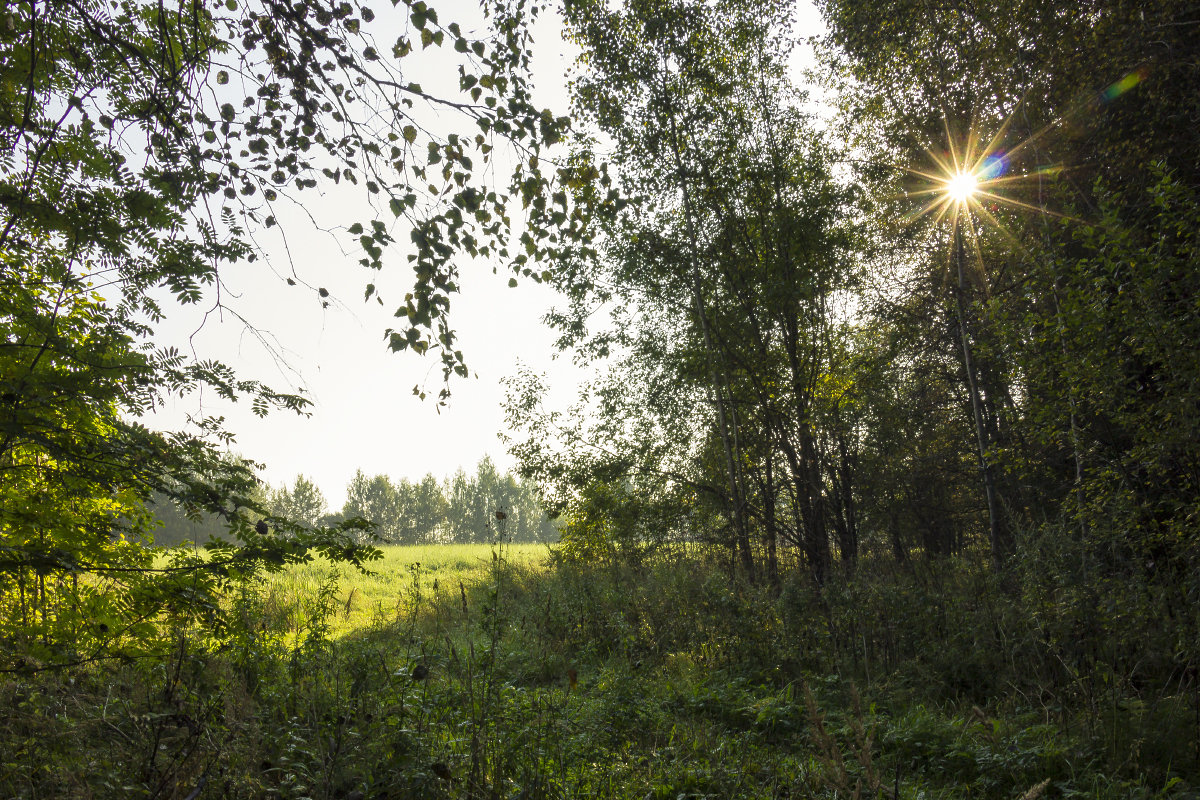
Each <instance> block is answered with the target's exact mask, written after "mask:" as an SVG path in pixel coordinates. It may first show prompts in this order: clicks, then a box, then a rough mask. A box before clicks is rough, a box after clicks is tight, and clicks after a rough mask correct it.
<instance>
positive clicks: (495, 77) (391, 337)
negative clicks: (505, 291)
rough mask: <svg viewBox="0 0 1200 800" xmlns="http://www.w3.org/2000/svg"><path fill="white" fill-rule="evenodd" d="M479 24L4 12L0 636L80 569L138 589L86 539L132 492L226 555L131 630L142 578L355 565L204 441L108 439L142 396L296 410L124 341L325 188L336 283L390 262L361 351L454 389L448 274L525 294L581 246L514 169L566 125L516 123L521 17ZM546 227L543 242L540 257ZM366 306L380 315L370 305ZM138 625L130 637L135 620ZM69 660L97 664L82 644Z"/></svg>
mask: <svg viewBox="0 0 1200 800" xmlns="http://www.w3.org/2000/svg"><path fill="white" fill-rule="evenodd" d="M485 13H486V15H487V17H488V20H489V21H490V23H491V27H490V28H488V29H487V30H486V31H485V32H484V33H482V34H480V35H468V34H467V33H465V32H464V29H463V27H462V26H461V25H460V24H459V23H457V22H453V21H449V20H442V19H440V18H439V15H438V13H437V11H436V10H435V9H434V8H432V7H430V6H429V5H428V4H427V3H426V2H424V1H423V0H411V1H408V0H406V2H404V3H403V4H399V6H398V8H397V10H395V11H391V10H388V11H386V12H383V11H381V12H380V13H379V15H378V16H377V15H376V12H375V11H374V10H372V9H371V8H370V7H369V6H367V5H365V4H356V5H352V4H350V3H332V2H325V1H324V0H322V1H321V2H313V3H299V4H297V3H288V2H279V1H278V0H260V1H259V2H242V3H238V2H233V1H232V0H231V1H230V2H228V3H223V4H208V3H202V2H200V1H199V0H176V2H172V3H154V2H141V1H140V0H133V1H132V2H127V3H121V4H118V5H117V6H109V5H104V6H100V5H96V4H92V3H83V2H74V0H68V2H63V3H55V4H53V5H46V4H44V3H38V2H19V3H15V4H10V5H9V6H7V7H6V8H5V11H4V16H3V20H2V21H0V87H2V88H0V142H3V143H4V153H5V156H4V157H2V158H0V287H2V288H3V292H0V294H2V295H3V301H0V302H3V314H0V319H3V327H2V333H3V337H4V338H3V341H2V342H0V347H2V352H0V359H2V367H3V369H2V370H0V381H2V382H3V383H2V385H0V397H2V398H3V410H2V412H0V413H2V416H3V425H4V429H3V438H2V439H0V464H2V465H3V472H2V473H0V474H2V475H3V477H0V493H2V494H3V495H4V497H5V499H6V501H11V502H6V505H5V509H6V512H5V516H4V517H3V519H2V520H0V521H2V523H3V531H2V532H3V536H4V540H3V541H4V544H3V548H4V549H3V551H2V552H3V559H2V561H0V572H2V573H3V575H2V577H3V581H4V582H5V593H4V597H5V598H6V599H5V601H4V611H5V614H6V615H8V616H6V619H9V620H12V619H16V617H13V616H12V614H13V613H17V611H19V612H20V615H22V616H21V617H20V618H21V619H22V620H25V621H27V619H28V614H27V613H26V612H27V611H28V605H27V604H24V603H22V604H18V606H20V607H19V608H18V607H17V606H13V605H11V604H10V603H9V600H8V598H11V597H13V596H14V595H13V594H11V593H10V592H9V591H8V589H9V588H10V585H19V586H21V587H26V586H28V585H29V582H30V581H31V580H34V579H35V578H36V583H37V584H38V586H39V587H40V588H39V593H40V594H39V597H43V596H44V597H46V598H49V589H46V591H45V592H43V591H42V589H43V588H45V587H51V586H59V587H61V586H62V585H65V584H64V581H66V578H67V577H68V576H71V575H78V574H80V573H87V572H92V571H98V570H104V569H112V568H116V567H113V566H112V565H110V564H108V563H107V562H106V559H109V558H116V557H118V556H119V557H120V558H127V559H128V563H126V564H125V565H124V566H121V567H120V569H129V570H134V572H129V573H128V574H130V575H140V574H149V573H142V572H138V571H137V570H144V569H146V568H147V567H146V563H145V555H144V554H143V553H141V552H140V551H139V550H137V548H135V547H117V546H116V545H115V544H114V545H113V546H112V547H111V548H110V547H109V544H106V543H114V542H116V541H118V540H119V539H120V537H122V536H124V535H125V534H137V533H138V532H139V531H140V530H141V528H142V527H144V524H143V520H144V515H143V514H142V513H141V512H140V511H139V510H138V509H139V508H140V507H141V506H143V505H144V504H145V503H146V502H148V501H150V500H151V498H156V497H165V498H167V499H168V500H169V501H171V502H175V503H177V504H179V505H181V506H182V507H184V508H187V509H188V510H189V512H188V513H189V514H190V513H193V511H194V512H195V513H201V512H207V513H210V514H215V515H217V516H219V517H221V518H222V519H224V520H225V522H226V523H227V524H228V526H229V531H230V533H231V534H232V535H233V536H234V537H235V539H236V540H238V541H239V542H240V544H239V545H236V546H235V545H233V544H231V543H229V542H228V541H222V542H216V543H214V544H213V545H211V547H210V558H209V559H208V560H207V561H204V560H200V559H198V560H196V561H195V562H193V563H191V564H190V565H189V566H188V567H187V569H186V570H184V569H180V570H179V571H177V572H175V573H169V574H167V575H163V576H161V577H163V586H164V587H165V588H164V589H163V592H160V593H157V594H155V593H152V592H148V591H143V590H144V589H145V587H142V588H141V589H139V592H141V594H139V597H143V598H145V597H151V596H153V597H155V598H157V599H156V600H154V601H153V602H151V607H157V608H166V607H169V606H170V592H169V589H170V581H169V580H167V578H168V577H169V576H170V575H182V574H185V573H186V572H187V571H188V570H191V571H207V572H206V574H207V577H206V580H208V581H209V584H208V585H209V586H210V588H213V590H214V591H216V590H219V588H220V586H221V585H223V584H224V583H226V582H228V581H231V580H237V579H240V578H241V577H244V576H245V575H247V574H250V573H252V572H253V571H255V570H256V569H261V568H264V567H266V568H278V567H279V566H281V565H282V564H283V563H284V562H286V561H289V560H303V559H305V558H308V557H309V556H308V551H309V550H310V549H312V548H314V547H315V548H318V549H321V550H322V551H323V552H325V553H326V554H327V555H330V556H333V557H338V558H347V559H349V560H351V561H353V562H355V563H361V561H362V559H364V558H368V557H369V556H370V552H369V551H367V550H363V549H362V548H358V547H356V546H355V545H354V543H353V541H352V540H353V538H354V536H355V535H356V533H355V529H354V526H353V525H352V524H343V525H339V526H335V527H333V528H318V529H312V530H309V529H307V527H306V526H307V525H308V524H310V523H315V522H316V520H315V519H308V520H306V521H305V522H304V523H299V522H298V521H291V522H289V521H287V520H283V519H274V518H272V519H267V520H263V519H262V516H263V515H264V514H266V512H267V509H266V508H264V507H263V505H262V504H261V502H260V500H258V499H256V496H255V492H254V491H252V490H253V489H254V487H255V485H256V481H255V479H254V477H253V475H252V472H251V469H250V468H249V466H247V465H244V464H232V463H229V462H227V461H223V460H222V459H221V458H219V456H218V450H217V448H218V446H219V445H222V444H225V443H227V442H228V440H229V436H228V435H227V434H226V433H224V432H223V431H222V430H221V428H220V421H219V420H202V421H201V422H200V425H199V428H198V429H197V430H195V431H192V432H191V433H190V434H169V435H167V434H157V433H153V432H150V431H147V430H146V429H145V428H144V427H142V426H140V425H139V424H137V422H136V421H135V420H136V419H137V417H138V415H139V414H140V413H142V412H144V411H145V410H147V409H149V408H151V407H153V406H154V405H155V404H157V403H159V402H161V400H162V398H163V397H164V396H166V395H168V394H186V393H188V392H191V391H194V390H196V389H198V388H200V387H202V386H207V387H211V388H212V389H213V390H215V391H216V392H217V393H218V394H220V395H221V396H224V397H229V398H238V397H244V398H248V399H249V402H251V403H252V405H253V408H254V410H255V411H256V412H257V413H260V414H265V413H267V412H268V411H269V410H271V409H285V410H292V411H299V412H302V411H303V410H304V408H305V406H306V404H307V401H306V400H305V399H303V398H301V397H298V396H294V395H287V394H281V393H278V392H275V391H273V390H271V389H270V388H269V387H266V386H264V385H262V384H261V383H259V382H257V381H254V380H244V379H240V378H239V377H237V376H236V375H235V374H234V373H233V371H232V370H230V369H229V368H228V367H227V366H225V365H223V364H221V363H217V362H212V361H201V362H196V361H189V360H188V359H187V358H186V357H185V356H183V355H182V354H180V353H178V352H176V351H173V350H169V349H162V348H160V349H155V348H153V347H151V346H149V345H148V344H146V343H147V342H149V341H151V339H152V333H153V330H152V328H153V325H154V324H155V323H157V322H159V321H160V320H161V319H162V318H163V316H164V315H165V314H168V313H170V308H169V307H168V306H167V305H166V304H164V302H163V298H164V296H170V297H171V298H173V300H174V301H175V302H178V303H184V304H194V303H199V302H202V301H207V302H211V303H214V304H215V305H220V304H221V297H222V295H221V290H222V282H221V281H222V270H223V269H224V268H226V267H228V266H230V265H234V264H237V263H239V262H241V261H244V260H253V259H255V258H257V257H260V255H261V254H260V253H259V252H258V251H257V249H256V247H255V245H254V235H255V233H256V232H257V231H259V230H264V229H267V228H272V227H275V226H276V225H278V224H279V220H280V219H282V211H281V209H283V208H284V207H286V206H287V205H288V204H289V203H291V204H293V205H294V206H296V207H298V208H301V209H303V206H304V202H303V199H304V197H305V195H304V194H303V193H304V192H310V191H311V190H312V189H314V188H315V187H317V186H318V185H325V186H329V185H333V184H340V183H348V184H350V185H352V186H356V187H359V189H360V191H362V193H363V195H364V196H365V197H366V198H367V200H369V201H370V202H371V203H372V204H373V205H372V209H373V211H372V212H371V214H370V215H369V216H368V218H367V219H360V220H338V221H337V222H338V223H339V224H347V223H348V224H347V227H346V228H345V230H346V231H347V232H348V234H349V235H350V236H351V237H353V240H354V241H355V242H356V243H357V245H358V247H359V248H360V250H361V254H362V258H361V259H360V261H359V263H360V264H362V265H363V266H364V267H366V268H367V269H368V270H379V269H382V268H384V266H385V263H389V262H390V261H391V260H392V259H391V256H390V255H389V250H388V248H389V247H390V246H392V245H393V244H395V243H396V239H397V238H399V237H400V236H405V235H406V236H407V239H408V242H409V252H408V255H407V263H408V265H409V268H410V269H411V271H412V280H413V287H412V291H411V292H410V293H408V295H407V296H406V297H405V298H403V299H402V300H400V301H398V302H396V303H395V305H396V307H397V317H398V318H399V319H401V320H402V324H401V325H400V327H398V328H396V329H394V330H391V331H388V333H387V339H388V345H389V346H390V347H391V349H393V350H405V349H412V350H415V351H417V352H422V353H423V352H426V351H429V350H435V351H437V352H439V353H440V355H441V358H442V362H443V367H444V369H445V371H446V373H447V375H449V374H451V373H458V374H465V372H466V367H465V365H464V363H463V355H462V353H461V352H460V351H458V350H457V349H456V348H455V346H454V336H453V332H452V329H451V327H450V324H449V322H448V317H447V311H448V308H449V304H450V297H451V295H452V294H453V293H454V292H455V291H456V290H457V286H458V279H459V268H460V264H461V260H462V259H463V258H469V257H475V256H481V257H488V258H496V259H500V260H502V261H505V262H507V263H508V264H509V265H510V266H512V268H513V269H514V270H516V271H517V272H518V273H519V274H523V275H528V276H531V277H534V278H540V277H541V273H540V272H539V271H538V270H537V269H536V268H535V262H536V260H537V259H538V258H540V257H543V256H546V255H548V254H551V252H552V251H553V250H554V248H556V247H560V246H566V244H567V242H570V241H574V240H580V239H581V240H586V234H585V233H584V231H583V228H582V225H583V218H584V213H583V212H582V211H581V209H580V208H578V207H571V208H567V207H566V198H565V196H563V203H562V204H561V205H560V206H559V207H556V208H554V209H553V210H551V208H550V206H551V195H552V192H553V187H552V186H551V183H550V178H551V177H553V178H555V179H559V178H561V177H570V175H568V174H566V173H564V175H562V176H559V175H554V176H550V177H548V176H546V175H544V174H543V173H542V171H541V169H540V167H539V163H540V162H539V160H538V158H537V155H538V153H539V152H540V149H541V148H542V147H543V146H545V145H547V144H552V143H554V142H556V141H558V140H559V138H560V137H561V135H562V132H563V130H564V128H565V125H566V121H565V120H564V119H559V118H555V117H554V116H553V115H551V114H550V113H549V112H544V111H541V110H539V109H537V108H535V107H534V106H533V105H532V104H531V102H530V95H529V86H528V82H527V78H526V72H527V67H528V62H529V49H528V38H527V32H526V30H527V29H526V27H525V22H526V20H527V16H526V15H527V14H532V13H535V11H533V10H531V9H528V8H527V7H526V6H525V5H524V4H523V3H513V4H511V5H509V4H507V3H505V2H502V1H501V2H494V3H488V4H487V5H486V7H485ZM385 25H386V27H388V28H390V29H392V30H396V31H399V35H398V36H397V37H396V38H395V39H394V40H392V41H388V42H386V43H380V42H377V41H376V40H375V38H374V36H373V34H372V31H373V30H375V29H382V28H383V27H385ZM427 48H445V49H447V50H453V51H454V52H455V53H456V54H458V57H459V60H460V64H459V73H458V87H457V88H458V93H457V94H452V95H451V96H448V97H439V96H436V95H433V94H431V93H429V92H427V91H426V90H425V89H423V88H422V87H421V86H420V84H419V83H417V82H416V81H414V80H412V77H413V75H412V73H413V72H414V60H416V59H420V53H421V52H422V51H424V50H425V49H427ZM423 109H433V110H436V111H440V112H445V113H449V114H453V115H456V119H457V120H458V121H459V123H461V126H460V127H459V128H458V130H456V131H455V130H452V131H450V132H444V131H445V128H444V127H439V128H437V129H435V128H434V127H433V126H430V125H427V124H426V122H425V117H424V116H423V112H422V110H423ZM451 127H452V128H453V127H455V126H451ZM439 131H442V132H439ZM504 143H511V144H512V145H513V148H514V150H515V152H516V154H517V155H518V158H516V159H515V165H516V166H515V171H514V173H513V176H512V181H511V184H510V186H509V191H508V192H506V191H503V190H500V189H497V188H496V187H495V186H494V185H493V182H492V177H491V175H490V171H491V166H492V165H491V160H492V158H493V153H494V148H495V147H496V146H497V145H499V144H504ZM512 196H517V197H519V198H520V202H521V205H522V208H523V209H525V210H527V212H528V213H526V214H525V217H526V220H525V224H524V226H523V227H522V232H521V237H522V238H521V246H520V248H519V250H518V249H517V248H512V247H511V246H510V244H509V238H510V232H511V230H512V228H513V216H514V210H513V209H512V208H511V205H510V197H512ZM552 229H553V230H554V231H558V232H559V233H560V235H558V236H556V237H555V239H554V240H553V241H551V240H550V237H549V234H550V233H551V230H552ZM280 266H284V265H280ZM284 271H286V268H285V270H284ZM367 274H368V275H369V274H370V273H369V272H368V273H367ZM287 283H288V285H289V286H295V285H297V283H298V282H297V281H296V280H295V279H292V278H289V279H288V280H287ZM281 290H284V289H283V287H281ZM304 290H307V291H311V292H312V293H313V294H314V295H315V296H316V297H317V298H319V299H321V300H322V302H327V300H326V298H327V296H328V291H327V290H326V289H325V288H323V287H320V286H310V287H307V289H300V288H296V289H295V291H304ZM365 296H366V297H367V298H368V299H372V298H374V299H376V300H378V301H379V302H381V303H382V302H383V300H382V298H379V297H378V293H377V291H376V288H375V285H374V283H367V285H366V289H365ZM443 394H444V392H443ZM87 508H92V509H94V510H95V513H92V512H88V519H89V520H90V521H89V522H88V524H87V525H83V526H80V525H75V524H71V523H69V522H68V516H70V515H72V514H75V513H83V511H82V510H83V509H87ZM258 522H264V524H266V525H267V529H268V531H269V534H267V535H263V534H261V533H260V532H259V531H258V529H257V528H258V527H260V526H257V523H258ZM83 530H87V531H89V532H88V533H87V534H84V533H82V531H83ZM97 548H99V549H97ZM105 553H107V555H106V554H105ZM179 557H180V558H182V557H183V556H179ZM67 582H68V583H69V581H67ZM22 591H23V590H22ZM130 591H132V589H131V588H130V587H129V586H128V585H126V586H124V587H123V588H119V589H118V591H117V593H116V595H117V596H118V597H126V598H127V597H128V592H130ZM47 602H49V600H47ZM114 602H115V601H114ZM147 602H150V601H147ZM155 603H157V604H158V605H157V606H155V605H154V604H155ZM119 605H120V603H119V602H118V603H117V606H119ZM45 607H46V606H45V605H43V608H45ZM213 607H215V605H214V606H213ZM14 609H17V611H14ZM143 611H144V610H139V611H138V612H137V613H138V614H140V615H141V618H146V617H147V615H149V616H151V617H152V616H153V615H152V614H151V612H148V611H147V612H145V613H143ZM131 613H133V612H131ZM43 616H45V618H46V619H53V615H46V614H44V615H43ZM60 633H61V634H62V636H61V638H59V639H58V640H59V641H61V642H63V643H64V646H67V644H65V643H70V642H72V641H78V637H77V635H76V634H77V631H73V630H67V629H65V628H64V629H63V631H60ZM56 638H58V637H55V636H50V635H49V634H45V635H43V636H41V637H39V640H40V641H51V640H54V639H56ZM94 641H95V642H97V643H98V649H97V650H96V651H95V652H96V653H100V652H101V651H102V650H103V647H100V646H99V645H103V644H104V642H103V641H101V640H99V639H96V640H94ZM144 641H146V642H147V643H149V641H150V640H144ZM47 652H48V651H47Z"/></svg>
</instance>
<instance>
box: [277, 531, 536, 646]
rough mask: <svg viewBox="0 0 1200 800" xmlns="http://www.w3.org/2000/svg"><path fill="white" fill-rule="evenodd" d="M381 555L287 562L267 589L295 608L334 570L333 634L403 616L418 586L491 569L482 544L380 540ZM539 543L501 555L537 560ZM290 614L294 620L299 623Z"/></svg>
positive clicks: (449, 584) (450, 583)
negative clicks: (364, 565)
mask: <svg viewBox="0 0 1200 800" xmlns="http://www.w3.org/2000/svg"><path fill="white" fill-rule="evenodd" d="M380 549H381V550H382V551H383V558H382V559H381V560H379V561H374V562H371V564H370V572H369V573H368V574H364V573H362V572H359V571H358V570H356V569H354V568H353V567H351V566H349V565H345V564H337V565H334V564H330V563H329V562H328V561H326V560H325V559H316V560H314V561H312V562H311V563H309V564H301V565H297V566H293V567H289V568H288V569H286V570H284V571H283V572H281V573H279V574H277V575H274V576H271V577H270V578H269V579H268V584H269V585H268V592H270V593H271V594H272V595H273V597H274V599H275V602H276V604H277V605H278V606H280V607H282V609H296V610H299V609H300V608H302V607H303V606H304V605H305V604H307V603H309V602H311V601H312V600H314V599H315V598H316V597H317V596H318V594H319V593H320V591H321V587H322V585H323V584H325V583H326V582H327V581H328V580H329V578H330V576H332V575H337V577H338V587H337V592H336V595H335V596H336V598H337V601H338V603H339V605H338V609H337V611H336V613H334V614H333V615H332V617H331V618H330V619H329V620H328V623H329V625H330V627H331V628H332V633H333V635H334V636H345V635H346V634H349V633H352V632H354V631H356V630H361V629H364V628H367V627H369V626H371V625H373V624H377V623H381V622H383V623H386V622H389V621H393V620H398V619H400V618H402V617H403V616H404V614H405V611H406V609H408V607H409V605H410V604H411V603H412V600H413V598H414V597H415V596H416V594H417V592H418V591H419V592H420V594H421V595H423V596H426V597H428V596H430V595H432V594H433V591H434V588H435V587H434V584H435V582H436V583H437V587H438V588H439V589H440V590H441V591H442V592H443V593H445V592H451V591H452V592H455V593H457V592H458V591H459V583H460V582H461V583H462V584H463V586H464V587H466V588H467V589H470V587H471V586H473V585H475V584H478V583H481V582H484V581H486V580H488V578H489V577H490V575H491V574H492V553H493V552H494V551H495V548H494V547H493V546H492V545H487V544H434V545H385V546H383V547H381V548H380ZM547 552H548V551H547V549H546V545H544V544H514V545H505V546H504V551H503V557H504V559H505V560H506V561H507V562H508V563H510V564H521V565H525V566H536V565H538V564H540V563H542V562H543V561H544V560H545V558H546V555H547ZM288 616H289V617H293V625H295V624H297V623H300V620H298V619H295V617H296V616H298V615H297V614H295V613H291V614H288Z"/></svg>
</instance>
